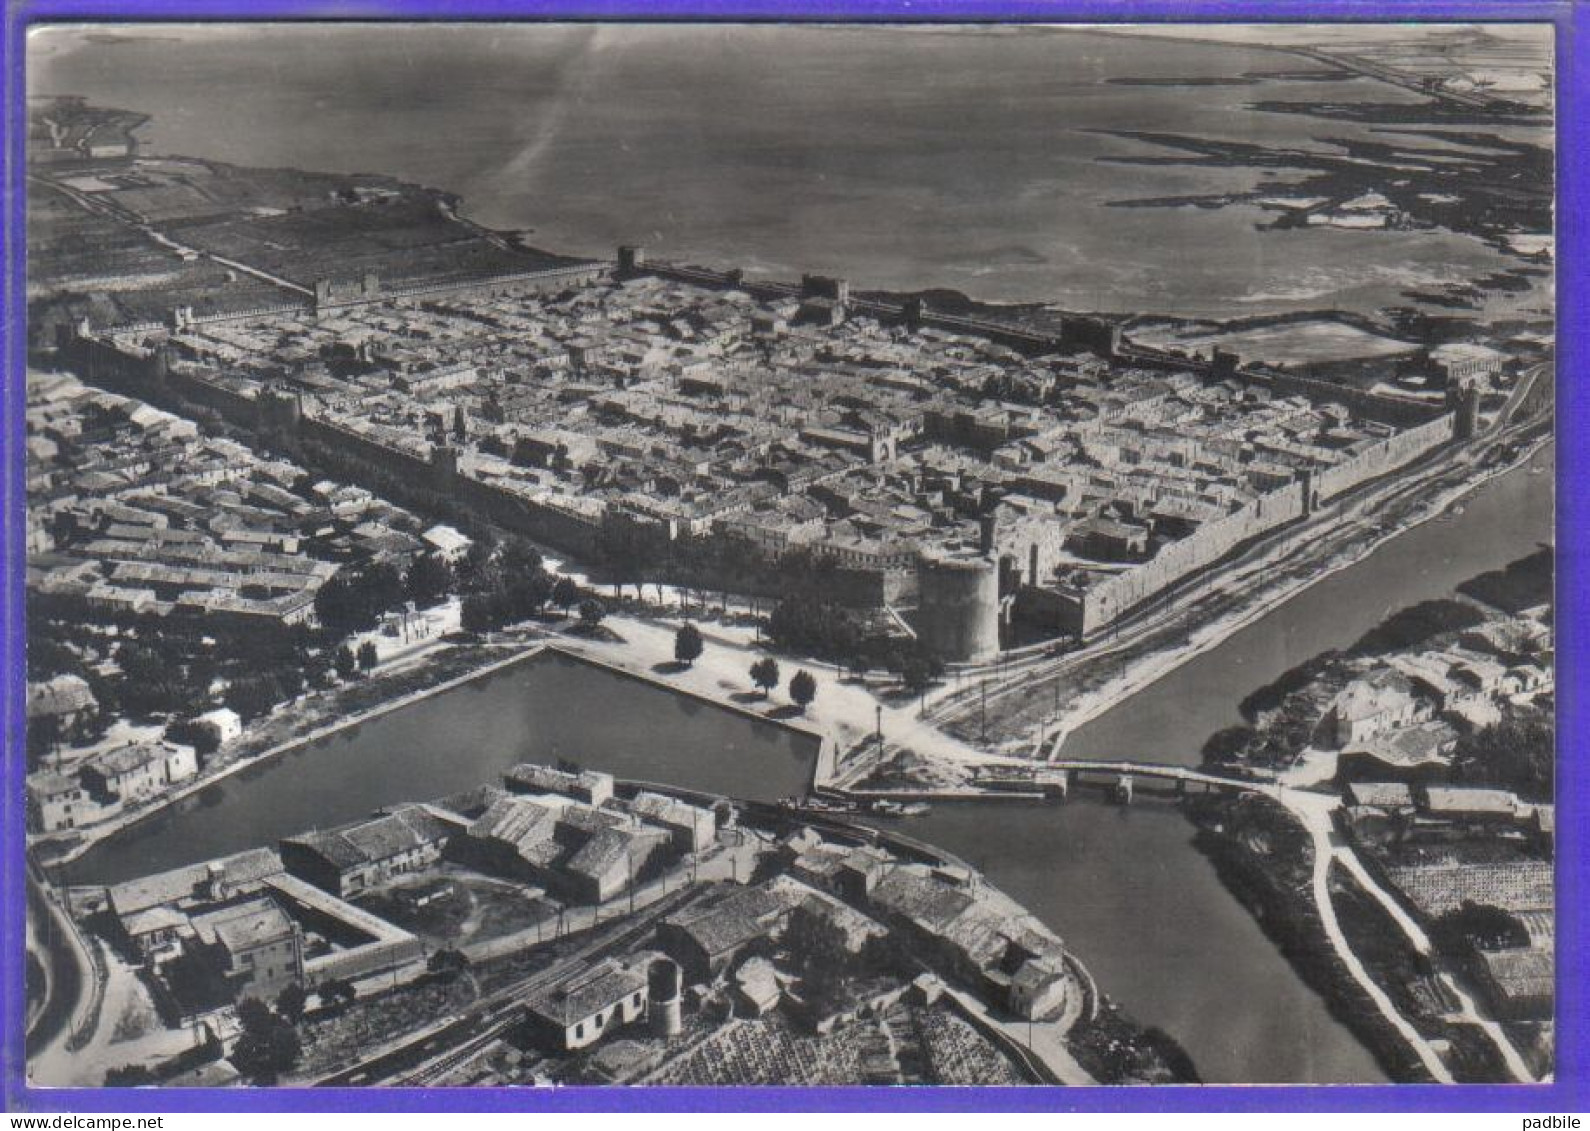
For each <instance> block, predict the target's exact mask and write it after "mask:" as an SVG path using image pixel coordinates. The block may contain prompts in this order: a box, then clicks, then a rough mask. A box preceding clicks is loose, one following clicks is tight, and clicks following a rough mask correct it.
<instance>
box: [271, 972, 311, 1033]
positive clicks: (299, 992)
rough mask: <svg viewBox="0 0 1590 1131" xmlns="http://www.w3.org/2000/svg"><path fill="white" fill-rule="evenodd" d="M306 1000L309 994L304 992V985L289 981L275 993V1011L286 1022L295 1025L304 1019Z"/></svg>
mask: <svg viewBox="0 0 1590 1131" xmlns="http://www.w3.org/2000/svg"><path fill="white" fill-rule="evenodd" d="M308 1000H309V995H308V994H306V993H304V987H302V986H300V985H299V984H298V983H297V982H289V983H288V984H287V985H286V986H285V987H283V989H282V992H281V993H279V994H277V995H276V1012H277V1013H278V1014H280V1015H281V1016H282V1018H284V1019H285V1020H286V1021H287V1022H288V1024H291V1025H297V1024H298V1023H299V1022H300V1021H302V1020H303V1019H304V1006H305V1005H306V1004H307V1003H308Z"/></svg>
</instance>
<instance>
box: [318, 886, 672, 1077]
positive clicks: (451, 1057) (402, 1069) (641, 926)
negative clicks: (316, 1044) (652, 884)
mask: <svg viewBox="0 0 1590 1131" xmlns="http://www.w3.org/2000/svg"><path fill="white" fill-rule="evenodd" d="M696 893H697V890H696V889H694V888H687V889H685V890H683V891H681V892H679V893H677V894H676V895H675V896H673V897H669V898H664V899H663V900H661V901H660V902H658V903H657V904H655V905H653V906H652V907H650V908H648V909H647V910H645V911H644V912H641V913H640V914H639V915H638V916H636V918H635V920H634V921H633V922H627V923H624V924H621V925H619V926H618V927H617V928H616V929H615V930H614V931H613V933H610V934H604V936H603V937H602V938H599V939H595V940H593V941H591V942H589V943H588V944H586V945H585V946H584V947H582V948H581V949H580V950H578V951H576V952H575V953H574V954H571V955H569V956H568V957H566V958H563V959H560V960H559V961H557V962H555V963H554V964H553V965H551V966H549V967H547V968H546V969H544V970H539V971H537V972H536V973H534V974H531V975H528V976H527V977H524V978H521V979H518V980H517V981H514V982H513V983H511V984H509V985H507V986H504V987H502V988H500V989H497V990H493V991H492V992H491V993H490V994H489V995H487V996H486V998H485V999H483V1000H482V1001H480V1002H477V1003H476V1004H475V1005H474V1006H473V1007H472V1008H471V1009H470V1010H469V1011H468V1012H467V1013H465V1014H464V1015H463V1016H461V1017H459V1018H457V1019H456V1020H454V1021H451V1022H447V1023H446V1024H443V1025H442V1026H441V1027H439V1028H435V1029H432V1030H430V1031H428V1032H425V1033H422V1034H421V1035H419V1036H417V1037H415V1038H413V1039H411V1040H409V1041H407V1042H405V1043H403V1044H402V1045H400V1046H398V1047H397V1048H392V1049H387V1050H385V1051H383V1052H381V1053H379V1054H377V1055H376V1056H374V1057H371V1058H369V1059H366V1060H364V1061H361V1062H360V1063H358V1064H354V1065H351V1066H349V1067H347V1068H342V1069H339V1070H337V1071H336V1072H333V1073H331V1074H329V1075H326V1076H323V1077H321V1078H320V1079H318V1080H316V1081H315V1083H314V1086H315V1087H317V1088H341V1087H370V1086H372V1085H379V1084H391V1085H395V1086H402V1087H424V1086H427V1085H431V1084H434V1083H436V1082H437V1081H438V1080H441V1079H443V1078H444V1077H446V1076H447V1074H448V1073H450V1072H452V1071H454V1070H455V1069H457V1068H459V1067H461V1066H462V1065H464V1064H466V1063H468V1062H469V1061H470V1060H471V1059H473V1058H474V1057H475V1056H478V1055H479V1054H480V1053H482V1052H484V1051H485V1049H486V1048H487V1047H488V1046H490V1045H491V1044H492V1043H493V1042H494V1041H497V1040H500V1039H501V1038H502V1037H503V1036H505V1035H506V1034H507V1033H508V1032H509V1031H510V1030H512V1029H513V1028H514V1026H516V1025H517V1024H519V1022H520V1021H521V1020H522V1018H523V1015H524V999H525V998H526V997H528V996H530V995H531V994H534V993H537V992H538V991H540V990H543V989H545V988H546V987H548V986H550V985H554V984H556V983H557V982H558V981H560V980H562V979H563V978H566V977H568V976H569V975H570V974H572V973H573V972H574V971H575V970H576V969H578V968H580V967H583V966H587V965H589V964H590V963H592V962H595V961H599V960H600V959H602V958H605V957H607V956H608V955H610V954H613V953H614V952H616V951H620V950H624V949H626V948H628V947H631V946H633V945H635V944H636V943H638V942H640V941H641V940H642V939H643V938H645V937H646V936H647V935H648V934H650V933H651V931H652V930H653V929H654V928H655V927H656V924H657V922H658V920H660V919H662V918H663V917H664V916H667V915H670V914H672V913H673V912H674V911H676V910H678V909H679V907H681V906H682V905H683V904H684V903H686V902H688V901H689V900H690V899H692V898H693V897H694V896H695V895H696Z"/></svg>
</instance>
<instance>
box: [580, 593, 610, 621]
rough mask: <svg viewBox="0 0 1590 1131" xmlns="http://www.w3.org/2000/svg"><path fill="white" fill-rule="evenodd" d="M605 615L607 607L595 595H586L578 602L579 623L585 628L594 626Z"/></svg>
mask: <svg viewBox="0 0 1590 1131" xmlns="http://www.w3.org/2000/svg"><path fill="white" fill-rule="evenodd" d="M606 615H607V607H606V606H605V605H603V604H602V602H600V601H598V600H597V599H596V598H595V597H587V598H586V599H585V600H583V601H581V602H580V623H581V624H582V625H584V626H585V627H586V628H588V629H590V628H595V627H596V626H597V625H599V624H601V623H602V618H603V617H605V616H606Z"/></svg>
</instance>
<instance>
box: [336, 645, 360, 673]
mask: <svg viewBox="0 0 1590 1131" xmlns="http://www.w3.org/2000/svg"><path fill="white" fill-rule="evenodd" d="M332 662H333V663H334V664H335V665H336V667H337V674H338V675H340V676H341V677H342V678H343V679H352V678H353V676H354V673H356V672H357V671H358V670H359V660H358V658H357V657H356V656H354V654H353V649H352V648H349V647H348V646H347V645H346V644H340V645H338V646H337V655H336V658H335V660H333V661H332Z"/></svg>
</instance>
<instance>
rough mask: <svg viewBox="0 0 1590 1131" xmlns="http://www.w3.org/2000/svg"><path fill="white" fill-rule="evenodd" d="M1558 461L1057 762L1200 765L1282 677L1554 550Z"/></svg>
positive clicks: (1325, 587) (1101, 726)
mask: <svg viewBox="0 0 1590 1131" xmlns="http://www.w3.org/2000/svg"><path fill="white" fill-rule="evenodd" d="M1555 455H1556V448H1555V446H1554V445H1552V444H1548V445H1546V446H1545V447H1544V448H1542V449H1541V451H1540V452H1538V453H1537V454H1536V455H1535V457H1534V458H1533V459H1532V460H1531V461H1530V464H1529V465H1528V466H1526V467H1520V468H1516V469H1514V470H1513V471H1510V472H1508V473H1507V474H1505V475H1500V476H1498V477H1496V478H1495V479H1492V480H1491V481H1490V482H1488V483H1486V484H1484V485H1483V486H1482V487H1480V488H1479V490H1477V491H1475V492H1474V493H1473V494H1472V495H1470V496H1468V497H1467V498H1466V499H1464V500H1463V501H1462V503H1461V507H1462V512H1461V513H1457V510H1456V508H1454V509H1453V510H1452V511H1451V512H1449V513H1447V514H1445V515H1442V516H1441V517H1439V518H1436V519H1432V520H1431V521H1429V522H1426V523H1424V524H1423V525H1421V526H1417V527H1415V528H1414V529H1412V530H1410V531H1408V532H1407V533H1406V534H1403V535H1401V536H1399V537H1397V538H1394V539H1392V540H1391V541H1390V542H1387V543H1386V544H1384V545H1382V546H1381V547H1380V548H1379V549H1377V550H1376V551H1375V552H1374V553H1372V554H1370V555H1369V556H1368V557H1367V558H1365V559H1364V560H1363V561H1361V562H1358V563H1357V564H1356V565H1353V566H1351V567H1350V568H1348V569H1344V570H1342V571H1341V572H1340V573H1337V574H1334V575H1332V576H1331V577H1327V578H1326V579H1325V580H1323V581H1321V582H1319V583H1318V584H1316V585H1313V586H1311V587H1309V588H1308V589H1306V590H1304V591H1303V592H1302V593H1299V594H1298V595H1297V596H1295V597H1293V598H1292V599H1291V600H1290V601H1288V602H1286V603H1285V604H1284V605H1281V606H1280V607H1279V608H1277V609H1276V610H1275V611H1274V612H1271V613H1269V614H1268V615H1266V616H1264V617H1262V618H1260V619H1259V620H1257V621H1255V622H1253V623H1252V624H1250V625H1248V626H1247V627H1246V628H1244V629H1242V630H1241V631H1240V632H1237V633H1234V634H1233V635H1232V636H1231V637H1230V638H1228V639H1227V640H1225V641H1224V642H1222V643H1221V644H1220V645H1218V646H1217V647H1215V648H1212V649H1210V650H1209V651H1208V652H1205V653H1204V654H1203V655H1201V656H1199V657H1197V658H1196V659H1194V660H1192V661H1190V662H1189V663H1187V664H1185V665H1183V666H1182V667H1180V668H1177V669H1176V670H1175V671H1173V672H1171V673H1170V674H1169V675H1167V676H1165V677H1164V678H1163V679H1160V680H1159V681H1157V682H1156V683H1153V684H1150V685H1149V686H1148V687H1146V688H1144V689H1143V690H1142V691H1139V692H1138V693H1137V694H1136V695H1133V696H1132V697H1131V698H1130V699H1128V700H1127V701H1126V702H1124V703H1122V704H1121V705H1120V706H1118V707H1116V708H1115V709H1114V710H1111V711H1107V712H1105V713H1104V714H1102V715H1100V716H1098V718H1096V719H1094V720H1092V721H1091V722H1089V723H1086V724H1084V725H1082V726H1080V727H1078V728H1077V729H1076V730H1075V731H1074V732H1073V733H1072V734H1071V735H1070V736H1069V737H1067V739H1066V741H1065V746H1064V748H1063V754H1064V756H1065V757H1067V758H1092V759H1104V760H1128V759H1131V760H1140V761H1145V762H1174V763H1177V764H1179V765H1196V764H1197V763H1198V762H1199V761H1200V760H1201V759H1200V754H1201V752H1202V750H1203V744H1204V740H1205V739H1207V738H1208V737H1209V736H1210V735H1211V734H1213V733H1214V732H1215V731H1217V730H1219V729H1221V728H1222V727H1227V726H1233V725H1235V724H1237V723H1240V722H1241V721H1242V718H1241V715H1240V714H1239V713H1238V710H1237V707H1238V704H1240V703H1241V702H1242V700H1243V699H1245V698H1246V697H1247V696H1248V695H1249V694H1250V693H1251V692H1253V691H1255V690H1257V689H1258V688H1259V687H1261V686H1263V685H1264V684H1266V683H1268V682H1269V681H1270V680H1272V679H1274V678H1275V677H1276V676H1278V675H1280V674H1281V673H1282V672H1284V671H1288V670H1290V669H1291V668H1294V667H1296V666H1297V665H1298V664H1300V663H1302V662H1303V661H1304V660H1307V659H1309V658H1310V657H1311V656H1317V655H1318V654H1319V653H1321V652H1324V651H1327V650H1329V649H1332V648H1342V647H1345V646H1347V645H1350V644H1352V643H1354V642H1355V641H1357V640H1358V638H1359V637H1361V636H1363V634H1364V633H1366V632H1368V631H1369V630H1370V629H1371V628H1373V627H1374V626H1375V625H1377V624H1379V623H1380V622H1381V621H1382V620H1384V619H1385V618H1386V616H1387V615H1388V614H1389V613H1392V612H1395V611H1396V610H1397V609H1401V608H1406V607H1407V606H1409V605H1415V604H1418V603H1419V602H1420V601H1426V600H1429V599H1431V598H1435V597H1444V596H1448V595H1450V594H1451V593H1452V591H1453V590H1454V589H1456V588H1457V586H1458V585H1460V584H1461V583H1463V582H1464V581H1467V580H1468V579H1469V578H1471V577H1473V576H1474V575H1475V574H1478V573H1484V572H1485V571H1487V570H1492V569H1500V568H1501V567H1503V566H1505V565H1507V564H1508V563H1509V562H1513V561H1516V560H1517V559H1519V558H1521V557H1524V556H1525V555H1526V554H1528V553H1530V552H1532V551H1533V550H1534V549H1535V548H1536V546H1538V545H1539V544H1540V543H1543V542H1551V541H1553V533H1552V532H1553V513H1554V512H1553V479H1554V473H1555V470H1556V463H1555Z"/></svg>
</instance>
